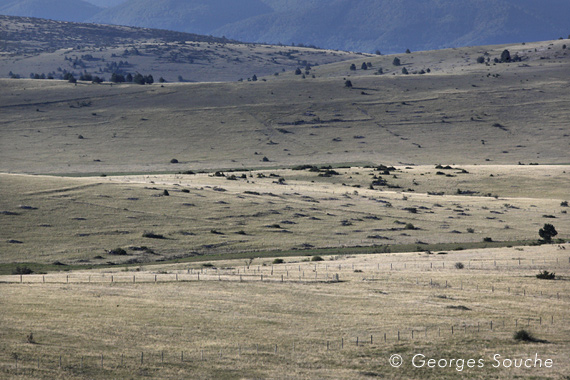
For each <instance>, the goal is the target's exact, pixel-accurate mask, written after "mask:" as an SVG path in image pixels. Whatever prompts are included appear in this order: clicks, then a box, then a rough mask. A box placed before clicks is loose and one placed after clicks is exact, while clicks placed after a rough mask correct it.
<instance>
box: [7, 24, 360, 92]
mask: <svg viewBox="0 0 570 380" xmlns="http://www.w3.org/2000/svg"><path fill="white" fill-rule="evenodd" d="M0 29H2V30H3V31H5V32H4V34H3V36H2V39H3V40H2V44H3V47H4V49H3V50H2V51H1V52H0V77H10V76H19V77H23V78H28V77H29V75H30V73H32V74H33V75H34V74H38V75H39V76H40V77H41V76H42V74H43V76H44V77H50V76H51V77H53V78H62V77H63V75H64V74H65V73H72V74H73V75H74V76H75V77H76V78H77V79H79V78H80V76H81V75H82V74H84V73H88V74H91V75H93V76H99V77H102V78H105V79H106V80H110V79H111V75H112V74H113V73H119V74H122V75H127V74H128V73H131V74H132V75H135V73H137V72H140V73H142V74H144V75H148V74H151V75H153V76H154V77H155V79H156V80H157V81H158V79H159V78H160V77H163V78H164V79H165V80H166V81H168V82H178V81H181V80H182V81H237V80H239V79H244V80H247V78H251V77H253V75H257V76H263V75H272V74H275V73H281V72H283V71H284V70H295V69H296V68H297V67H299V66H301V67H303V66H305V65H306V64H310V65H320V64H326V63H331V62H338V61H343V60H347V59H353V58H355V57H359V56H363V55H359V54H352V53H345V52H335V51H328V50H316V49H308V48H292V47H279V46H262V45H252V44H242V43H237V42H236V41H231V40H228V39H224V38H215V37H211V36H203V35H198V34H189V33H181V32H172V31H167V30H157V29H144V28H134V27H124V26H112V25H96V24H85V23H71V22H61V21H51V20H45V19H37V18H21V17H12V16H0Z"/></svg>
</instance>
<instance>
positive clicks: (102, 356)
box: [101, 354, 103, 368]
mask: <svg viewBox="0 0 570 380" xmlns="http://www.w3.org/2000/svg"><path fill="white" fill-rule="evenodd" d="M101 368H103V354H101Z"/></svg>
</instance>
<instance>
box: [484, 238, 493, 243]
mask: <svg viewBox="0 0 570 380" xmlns="http://www.w3.org/2000/svg"><path fill="white" fill-rule="evenodd" d="M483 241H484V242H485V243H492V242H493V239H492V238H490V237H484V238H483Z"/></svg>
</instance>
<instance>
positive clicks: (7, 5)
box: [0, 0, 101, 22]
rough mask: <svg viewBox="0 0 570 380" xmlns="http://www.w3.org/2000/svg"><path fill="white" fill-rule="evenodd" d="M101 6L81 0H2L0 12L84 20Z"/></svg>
mask: <svg viewBox="0 0 570 380" xmlns="http://www.w3.org/2000/svg"><path fill="white" fill-rule="evenodd" d="M100 11H101V8H99V7H97V6H95V5H93V4H90V3H88V2H86V1H83V0H2V1H0V14H3V15H8V16H22V17H38V18H47V19H51V20H60V21H77V22H81V21H85V20H87V19H88V18H90V17H93V15H95V14H97V13H99V12H100Z"/></svg>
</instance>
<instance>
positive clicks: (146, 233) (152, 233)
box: [142, 232, 166, 239]
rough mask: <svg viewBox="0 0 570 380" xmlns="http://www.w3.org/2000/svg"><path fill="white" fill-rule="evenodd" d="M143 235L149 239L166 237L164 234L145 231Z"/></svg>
mask: <svg viewBox="0 0 570 380" xmlns="http://www.w3.org/2000/svg"><path fill="white" fill-rule="evenodd" d="M142 236H143V237H145V238H149V239H166V238H165V237H164V235H161V234H155V233H154V232H144V233H143V235H142Z"/></svg>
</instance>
